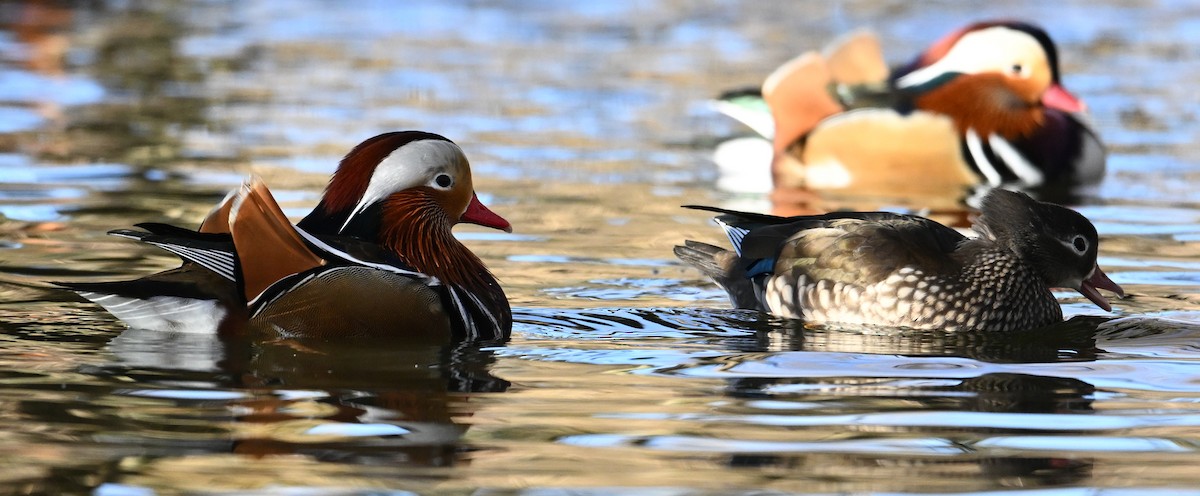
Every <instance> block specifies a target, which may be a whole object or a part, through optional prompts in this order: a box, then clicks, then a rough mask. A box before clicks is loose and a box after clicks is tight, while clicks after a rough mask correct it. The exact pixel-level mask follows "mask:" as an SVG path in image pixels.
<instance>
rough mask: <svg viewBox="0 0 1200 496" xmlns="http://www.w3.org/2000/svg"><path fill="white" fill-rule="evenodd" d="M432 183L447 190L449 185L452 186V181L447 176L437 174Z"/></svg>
mask: <svg viewBox="0 0 1200 496" xmlns="http://www.w3.org/2000/svg"><path fill="white" fill-rule="evenodd" d="M433 183H434V184H436V185H438V187H439V188H449V187H450V185H452V184H454V179H451V178H450V175H449V174H438V175H437V177H435V178H433Z"/></svg>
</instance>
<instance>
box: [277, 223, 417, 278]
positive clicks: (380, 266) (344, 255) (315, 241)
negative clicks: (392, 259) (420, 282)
mask: <svg viewBox="0 0 1200 496" xmlns="http://www.w3.org/2000/svg"><path fill="white" fill-rule="evenodd" d="M296 232H298V233H300V235H301V236H304V239H305V240H308V242H309V243H312V244H313V245H316V246H317V247H318V248H320V249H321V250H322V251H325V252H328V253H330V254H332V255H337V256H338V257H339V258H341V259H342V260H346V261H349V262H354V263H356V264H359V265H365V266H367V267H372V268H376V269H379V270H386V271H388V272H393V273H396V274H402V275H406V276H413V277H417V278H420V279H424V280H426V281H429V280H432V281H433V282H426V284H428V285H430V286H436V285H438V284H440V283H438V282H437V278H435V277H432V276H430V275H429V274H424V273H421V272H417V271H414V270H405V269H401V268H400V267H396V266H394V265H388V264H381V263H372V262H367V261H364V260H359V259H357V258H354V257H352V256H350V254H349V253H346V252H344V251H341V250H338V249H337V248H334V247H332V246H329V245H328V244H326V243H325V242H324V241H321V240H320V239H319V238H317V237H316V236H313V235H311V234H309V233H307V232H305V231H304V230H303V229H300V228H299V227H296Z"/></svg>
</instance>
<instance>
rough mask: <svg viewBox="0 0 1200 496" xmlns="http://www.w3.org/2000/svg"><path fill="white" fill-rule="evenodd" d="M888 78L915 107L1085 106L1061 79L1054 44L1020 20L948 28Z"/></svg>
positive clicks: (1067, 109) (1075, 108) (1078, 108)
mask: <svg viewBox="0 0 1200 496" xmlns="http://www.w3.org/2000/svg"><path fill="white" fill-rule="evenodd" d="M893 77H894V84H895V85H896V87H897V88H898V89H899V90H901V91H903V92H907V93H909V94H912V95H914V97H915V100H917V102H918V105H917V106H918V107H923V106H926V105H929V106H935V107H941V106H945V107H946V108H947V110H950V111H951V112H947V113H948V114H950V115H955V114H954V113H953V112H952V111H953V110H954V109H955V108H965V109H971V111H974V112H984V113H987V112H991V113H997V114H998V113H1000V112H1002V111H1007V112H1015V111H1021V110H1023V111H1027V112H1037V111H1040V110H1041V109H1042V108H1051V109H1056V110H1060V111H1063V112H1068V113H1074V112H1082V111H1084V110H1085V109H1086V107H1085V106H1084V105H1083V103H1082V102H1081V101H1080V100H1079V99H1078V98H1076V97H1075V96H1074V95H1072V94H1071V93H1070V92H1068V91H1067V90H1066V89H1064V88H1063V86H1062V84H1061V80H1060V74H1059V68H1058V49H1057V48H1056V47H1055V45H1054V42H1053V41H1052V40H1051V39H1050V36H1049V35H1047V34H1046V32H1045V31H1044V30H1042V29H1041V28H1039V27H1037V26H1034V25H1032V24H1028V23H1024V22H1014V21H988V22H980V23H976V24H972V25H970V26H967V27H965V28H962V29H960V30H958V31H955V32H953V33H950V34H949V35H947V36H945V37H944V38H942V39H941V40H939V41H938V42H937V43H934V44H933V46H932V47H930V48H929V49H928V50H926V51H925V52H924V53H922V54H921V55H920V56H918V57H917V58H916V59H915V60H914V61H913V62H911V63H910V64H908V65H907V66H905V67H903V68H901V69H900V70H897V71H896V72H895V73H894V76H893ZM939 93H940V94H942V96H940V97H938V96H937V95H938V94H939ZM938 100H941V101H938ZM973 101H976V102H978V105H975V104H973V103H972V102H973ZM981 105H986V106H989V107H992V109H990V110H988V109H986V108H981V107H980V106H981ZM935 110H936V109H935ZM965 111H966V110H964V112H965ZM1034 115H1035V116H1037V115H1038V114H1036V113H1035V114H1034ZM990 118H993V119H995V118H997V117H990ZM1035 118H1036V119H1040V117H1035Z"/></svg>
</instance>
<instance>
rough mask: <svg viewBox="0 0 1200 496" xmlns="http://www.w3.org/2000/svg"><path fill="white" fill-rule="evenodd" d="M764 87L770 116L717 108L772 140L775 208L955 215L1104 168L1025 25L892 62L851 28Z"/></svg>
mask: <svg viewBox="0 0 1200 496" xmlns="http://www.w3.org/2000/svg"><path fill="white" fill-rule="evenodd" d="M761 95H762V99H763V101H765V104H766V108H767V109H769V111H770V118H769V119H767V120H764V119H761V118H759V119H755V118H753V117H747V116H752V115H755V114H754V113H753V112H752V111H748V108H747V107H746V106H745V104H744V103H743V104H740V105H735V104H734V102H737V101H741V102H745V101H746V100H750V101H751V102H753V100H754V97H752V96H751V97H747V95H745V94H744V92H743V93H732V94H729V98H726V99H725V101H724V103H722V104H721V105H720V106H719V108H720V109H724V110H725V111H726V113H729V114H730V115H733V116H735V117H739V118H742V120H744V121H745V122H747V123H749V124H751V125H752V127H754V128H755V129H756V130H759V132H763V133H764V135H765V136H768V137H770V138H771V140H772V143H773V145H772V152H770V153H771V155H773V158H772V160H771V164H772V165H771V171H772V172H771V175H772V178H773V182H774V190H773V191H772V201H773V203H774V205H775V212H776V213H780V214H788V213H792V212H807V211H811V208H812V206H813V205H811V204H812V203H824V204H826V205H825V208H820V210H827V209H829V208H837V207H839V206H848V205H858V206H862V205H863V204H864V203H866V204H875V205H900V206H906V207H910V208H916V209H921V208H928V209H933V210H950V211H958V210H961V204H962V201H963V200H964V199H965V198H968V197H970V196H971V195H972V194H973V193H977V192H980V191H986V190H987V189H990V188H993V187H1005V188H1010V189H1019V190H1027V191H1031V192H1034V193H1036V194H1038V195H1039V196H1042V197H1043V198H1045V199H1053V198H1056V197H1058V198H1061V197H1065V196H1066V195H1067V194H1069V193H1070V189H1071V188H1073V187H1077V186H1080V185H1088V184H1094V183H1096V182H1098V181H1099V180H1100V179H1101V178H1102V177H1103V175H1104V162H1105V151H1104V146H1103V145H1102V144H1101V142H1100V141H1099V139H1098V138H1097V136H1096V134H1095V132H1094V131H1092V129H1091V128H1090V127H1089V126H1088V124H1087V122H1086V117H1085V116H1084V114H1083V113H1084V109H1085V107H1084V105H1083V104H1082V103H1081V102H1080V101H1079V100H1078V99H1077V98H1076V97H1074V96H1073V95H1071V94H1070V93H1069V92H1067V91H1066V90H1065V89H1064V88H1063V87H1062V85H1061V84H1060V75H1059V68H1058V52H1057V49H1056V48H1055V45H1054V43H1053V42H1052V41H1051V40H1050V37H1049V36H1048V35H1047V34H1046V32H1045V31H1043V30H1041V29H1039V28H1037V27H1035V26H1032V25H1030V24H1026V23H1021V22H981V23H977V24H972V25H970V26H967V27H965V28H963V29H960V30H958V31H955V32H953V33H951V34H949V35H947V36H946V37H944V38H942V39H941V40H940V41H938V42H937V43H935V44H934V45H933V46H932V47H931V48H929V49H928V50H927V51H925V52H924V53H922V54H921V55H920V56H918V57H917V58H916V59H915V60H913V61H912V62H911V63H909V64H907V65H904V66H902V67H900V68H898V69H896V70H893V71H889V70H888V68H887V66H886V65H885V64H884V62H883V57H882V51H881V50H880V47H879V41H878V40H877V39H876V38H875V36H874V35H872V34H871V33H869V32H858V33H852V34H851V35H849V36H847V37H846V38H844V39H842V40H839V41H838V42H835V45H834V46H832V47H831V48H829V49H828V50H826V52H825V54H824V55H822V54H818V53H816V52H809V53H805V54H803V55H801V56H800V57H797V58H796V59H793V60H792V61H790V62H788V63H786V64H784V65H783V66H782V67H780V68H779V69H777V70H776V71H775V72H774V73H772V74H771V75H770V77H768V78H767V80H766V82H765V83H764V84H763V86H762V90H761ZM759 105H761V103H760V104H759ZM728 153H729V152H725V154H724V155H723V154H722V151H721V150H718V162H719V163H720V162H730V160H729V159H727V158H723V157H725V156H728ZM729 167H732V165H726V166H723V168H729Z"/></svg>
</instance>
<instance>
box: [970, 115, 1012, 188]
mask: <svg viewBox="0 0 1200 496" xmlns="http://www.w3.org/2000/svg"><path fill="white" fill-rule="evenodd" d="M967 150H968V151H970V152H971V157H972V158H974V159H975V167H977V168H978V169H979V173H980V174H983V177H986V178H987V182H988V184H989V185H992V186H1000V184H1001V183H1002V182H1003V181H1004V180H1003V178H1001V177H1000V172H999V171H997V170H996V166H995V165H992V163H991V162H989V161H988V159H987V152H985V151H983V141H981V140H980V139H979V134H978V133H976V132H975V130H974V129H968V130H967Z"/></svg>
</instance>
